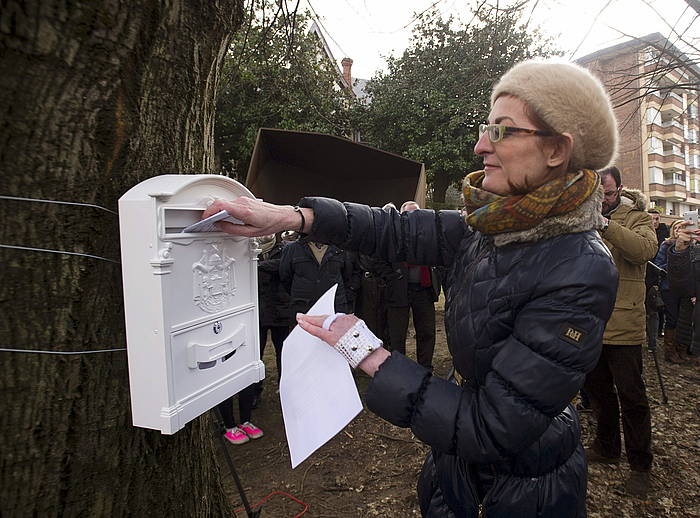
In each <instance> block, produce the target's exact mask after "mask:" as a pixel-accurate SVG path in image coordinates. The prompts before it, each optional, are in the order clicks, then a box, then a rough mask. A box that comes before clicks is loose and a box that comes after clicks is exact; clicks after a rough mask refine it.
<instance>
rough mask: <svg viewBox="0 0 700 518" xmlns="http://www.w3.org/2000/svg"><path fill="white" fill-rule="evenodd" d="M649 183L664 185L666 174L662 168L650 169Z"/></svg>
mask: <svg viewBox="0 0 700 518" xmlns="http://www.w3.org/2000/svg"><path fill="white" fill-rule="evenodd" d="M649 183H664V173H663V171H662V170H661V168H660V167H650V168H649Z"/></svg>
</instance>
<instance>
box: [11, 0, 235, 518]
mask: <svg viewBox="0 0 700 518" xmlns="http://www.w3.org/2000/svg"><path fill="white" fill-rule="evenodd" d="M242 7H243V1H242V0H163V1H161V2H156V1H147V0H121V1H120V0H111V1H109V0H83V1H69V0H63V1H61V0H51V1H49V0H31V1H12V0H0V195H9V196H20V197H28V198H41V199H50V200H67V201H75V202H84V203H93V204H97V205H100V206H104V207H108V208H110V209H112V210H116V206H117V199H118V198H119V196H121V194H123V193H124V192H125V191H126V190H127V189H129V188H130V187H131V186H133V185H135V184H136V183H138V182H139V181H141V180H144V179H146V178H148V177H150V176H154V175H158V174H164V173H173V172H177V173H204V172H209V171H210V169H211V168H212V167H213V120H214V107H215V92H216V88H217V84H218V80H219V70H220V66H221V63H222V59H223V56H224V53H225V50H226V47H227V45H228V41H229V37H230V35H231V33H232V32H233V31H234V30H235V29H236V28H237V27H238V24H239V23H240V18H241V13H242ZM0 220H1V221H2V224H1V225H0V229H1V230H0V243H1V244H5V245H8V244H9V245H20V246H27V247H37V248H44V249H53V250H68V251H74V252H83V253H88V254H94V255H97V256H102V257H106V258H110V259H116V260H118V259H119V237H118V235H119V234H118V219H117V217H116V216H115V215H114V214H110V213H108V212H105V211H101V210H97V209H91V208H87V207H75V206H61V205H52V204H44V203H28V202H18V201H8V200H0ZM0 264H1V265H2V266H1V268H0V271H1V272H2V279H1V280H0V314H1V315H2V318H1V319H0V347H3V348H25V349H28V348H34V349H49V350H58V351H73V350H89V349H104V348H119V347H124V346H125V336H124V328H123V327H124V324H123V322H124V320H123V308H122V296H121V272H120V267H119V265H118V264H113V263H110V262H107V261H102V260H96V259H90V258H87V257H79V256H70V255H58V254H52V253H40V252H30V251H21V250H12V249H7V248H0ZM0 358H1V359H2V360H1V361H0V389H1V391H2V395H1V397H2V401H3V403H2V411H1V412H0V433H1V437H0V441H1V442H2V458H1V460H0V502H1V503H0V506H1V508H0V515H2V516H3V517H14V516H42V517H44V516H49V517H50V516H90V517H92V516H110V517H112V516H125V515H131V516H187V517H190V516H197V517H199V516H201V517H205V516H223V515H230V514H231V513H230V509H229V506H228V503H227V502H226V500H225V497H224V494H223V491H222V488H221V486H220V482H219V473H218V470H217V468H216V464H215V460H214V450H213V445H212V433H211V428H210V423H209V420H208V419H207V418H200V419H198V420H196V421H194V422H192V423H190V424H189V425H188V426H187V427H186V428H185V429H184V430H182V431H180V432H179V433H177V434H176V435H174V436H161V434H160V433H159V432H155V431H147V430H143V429H138V428H134V427H132V425H131V417H130V408H129V385H128V378H127V364H126V354H125V353H124V352H123V351H121V352H113V353H101V354H89V355H80V356H56V355H43V354H20V353H8V352H0Z"/></svg>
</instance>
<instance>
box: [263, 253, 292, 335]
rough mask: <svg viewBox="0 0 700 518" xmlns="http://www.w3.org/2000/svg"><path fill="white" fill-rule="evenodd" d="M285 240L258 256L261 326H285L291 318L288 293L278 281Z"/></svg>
mask: <svg viewBox="0 0 700 518" xmlns="http://www.w3.org/2000/svg"><path fill="white" fill-rule="evenodd" d="M286 245H287V243H286V242H284V241H282V242H281V243H277V244H276V245H275V246H273V247H272V250H270V251H269V252H267V253H266V254H261V255H260V256H259V257H258V305H259V308H260V326H261V327H286V326H289V323H290V320H291V318H292V315H291V310H290V307H289V293H287V290H286V289H285V288H284V287H283V286H282V282H281V281H280V261H281V258H282V253H283V251H284V248H285V246H286Z"/></svg>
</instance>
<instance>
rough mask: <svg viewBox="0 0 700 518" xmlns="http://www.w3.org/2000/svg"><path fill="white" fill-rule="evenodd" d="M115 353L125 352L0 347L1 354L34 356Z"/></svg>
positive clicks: (122, 348)
mask: <svg viewBox="0 0 700 518" xmlns="http://www.w3.org/2000/svg"><path fill="white" fill-rule="evenodd" d="M115 351H126V347H121V348H120V349H96V350H92V351H45V350H42V349H6V348H4V347H0V352H3V353H36V354H65V355H71V354H95V353H113V352H115Z"/></svg>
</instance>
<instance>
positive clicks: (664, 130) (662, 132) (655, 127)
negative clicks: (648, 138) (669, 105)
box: [649, 120, 685, 144]
mask: <svg viewBox="0 0 700 518" xmlns="http://www.w3.org/2000/svg"><path fill="white" fill-rule="evenodd" d="M649 126H650V131H651V133H652V134H654V133H655V134H656V135H655V136H658V137H659V138H662V139H664V140H668V141H669V142H672V143H674V144H683V143H684V142H685V131H684V129H683V124H681V123H680V122H678V121H677V120H670V121H666V122H654V123H653V124H650V125H649Z"/></svg>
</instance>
